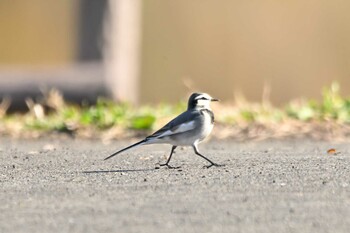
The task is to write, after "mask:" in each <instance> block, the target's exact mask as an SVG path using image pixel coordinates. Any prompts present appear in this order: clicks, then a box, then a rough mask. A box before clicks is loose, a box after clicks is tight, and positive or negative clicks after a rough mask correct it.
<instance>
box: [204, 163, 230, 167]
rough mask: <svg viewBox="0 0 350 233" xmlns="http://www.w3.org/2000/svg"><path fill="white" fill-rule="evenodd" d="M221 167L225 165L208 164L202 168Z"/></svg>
mask: <svg viewBox="0 0 350 233" xmlns="http://www.w3.org/2000/svg"><path fill="white" fill-rule="evenodd" d="M213 166H214V167H223V166H225V164H217V163H211V164H209V165H207V166H204V167H203V168H211V167H213Z"/></svg>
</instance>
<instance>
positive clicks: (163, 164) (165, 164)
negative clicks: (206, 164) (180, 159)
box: [159, 163, 181, 169]
mask: <svg viewBox="0 0 350 233" xmlns="http://www.w3.org/2000/svg"><path fill="white" fill-rule="evenodd" d="M159 166H161V167H163V166H167V168H169V169H179V168H181V167H180V166H178V167H173V166H170V165H169V164H167V163H162V164H159Z"/></svg>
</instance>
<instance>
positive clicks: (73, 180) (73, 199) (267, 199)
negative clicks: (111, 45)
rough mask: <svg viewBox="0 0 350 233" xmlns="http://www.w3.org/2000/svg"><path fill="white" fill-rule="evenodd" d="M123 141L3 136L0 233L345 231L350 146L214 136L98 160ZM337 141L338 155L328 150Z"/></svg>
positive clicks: (348, 225) (349, 210) (349, 225)
mask: <svg viewBox="0 0 350 233" xmlns="http://www.w3.org/2000/svg"><path fill="white" fill-rule="evenodd" d="M128 143H130V142H128V141H120V142H113V143H112V144H109V145H103V144H102V143H101V142H98V141H84V140H74V139H45V140H19V141H13V140H11V139H6V138H0V165H1V168H0V169H1V172H0V203H1V204H0V232H244V233H246V232H269V233H270V232H297V233H300V232H318V233H321V232H332V233H333V232H349V229H350V145H347V144H339V145H332V144H330V143H322V142H310V141H302V140H299V141H283V142H280V141H272V142H260V143H235V142H233V141H224V142H218V141H211V142H209V143H207V144H204V145H201V147H200V149H201V152H203V154H205V155H207V156H208V157H209V158H211V159H213V160H214V161H216V162H218V163H224V164H226V166H225V167H219V168H210V169H205V168H202V166H203V165H204V164H205V161H204V160H203V159H201V158H199V157H197V156H196V155H194V154H193V153H192V150H191V149H183V150H181V149H179V150H178V151H177V153H176V154H175V155H174V157H173V160H172V164H173V165H181V166H182V168H181V169H177V170H169V169H165V168H160V169H154V168H155V164H156V163H157V162H164V161H165V154H168V152H169V150H170V147H169V146H163V145H161V146H156V145H154V146H144V147H142V148H139V149H134V150H132V151H129V152H126V153H125V154H121V155H120V156H116V157H115V158H114V159H111V160H107V161H102V159H103V158H104V157H106V156H107V155H108V154H109V153H110V152H113V151H114V150H116V149H120V148H121V147H123V146H126V145H127V144H128ZM331 147H335V148H336V149H337V151H339V152H340V153H339V154H336V155H327V152H326V151H327V149H329V148H331Z"/></svg>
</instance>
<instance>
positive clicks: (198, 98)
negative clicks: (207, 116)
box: [187, 93, 219, 110]
mask: <svg viewBox="0 0 350 233" xmlns="http://www.w3.org/2000/svg"><path fill="white" fill-rule="evenodd" d="M211 101H219V100H218V99H215V98H213V97H211V96H210V95H208V94H206V93H193V94H192V95H191V96H190V98H189V99H188V107H187V109H188V110H190V109H194V108H206V109H210V102H211Z"/></svg>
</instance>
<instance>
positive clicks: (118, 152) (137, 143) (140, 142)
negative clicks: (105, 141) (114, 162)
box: [104, 139, 147, 160]
mask: <svg viewBox="0 0 350 233" xmlns="http://www.w3.org/2000/svg"><path fill="white" fill-rule="evenodd" d="M146 141H147V139H143V140H142V141H139V142H136V143H135V144H132V145H131V146H128V147H125V148H124V149H121V150H120V151H117V152H115V153H113V154H111V155H110V156H108V157H107V158H105V159H104V160H107V159H110V158H112V157H113V156H115V155H117V154H120V153H122V152H123V151H126V150H129V149H131V148H133V147H135V146H138V145H142V143H145V142H146Z"/></svg>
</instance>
